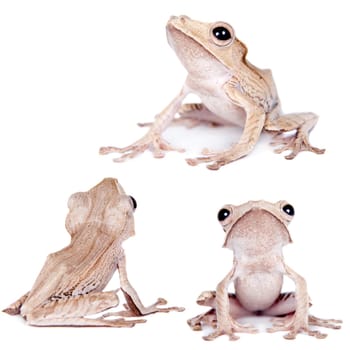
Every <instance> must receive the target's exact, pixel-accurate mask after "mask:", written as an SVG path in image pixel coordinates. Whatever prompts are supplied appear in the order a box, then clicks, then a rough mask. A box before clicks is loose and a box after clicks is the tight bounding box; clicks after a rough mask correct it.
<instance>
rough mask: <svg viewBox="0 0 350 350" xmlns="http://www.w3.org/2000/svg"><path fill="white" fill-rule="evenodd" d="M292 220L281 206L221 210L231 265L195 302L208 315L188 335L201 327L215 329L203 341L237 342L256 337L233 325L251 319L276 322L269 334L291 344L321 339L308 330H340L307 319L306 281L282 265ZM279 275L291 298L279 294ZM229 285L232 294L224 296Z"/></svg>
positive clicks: (285, 205) (247, 327) (326, 321)
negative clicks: (290, 287) (301, 337)
mask: <svg viewBox="0 0 350 350" xmlns="http://www.w3.org/2000/svg"><path fill="white" fill-rule="evenodd" d="M293 216H294V208H293V206H292V205H291V204H289V203H287V202H285V201H279V202H277V203H269V202H265V201H250V202H247V203H245V204H242V205H239V206H234V205H226V206H224V207H223V208H222V209H220V211H219V213H218V220H219V222H220V223H221V225H222V227H223V229H224V231H225V233H226V239H225V243H224V247H225V248H229V249H231V250H232V251H233V253H234V260H233V266H232V268H231V270H230V272H229V273H228V274H227V275H226V277H225V278H224V279H223V280H222V281H221V282H220V283H219V284H218V286H217V288H216V291H207V292H203V293H202V294H201V295H200V297H199V298H198V301H197V302H198V304H200V305H205V306H210V307H211V309H210V310H209V311H208V312H206V313H204V314H201V315H199V316H197V317H194V318H192V319H190V320H188V324H189V325H190V327H191V328H192V329H193V330H201V329H202V327H203V326H204V325H206V326H211V327H213V328H214V331H213V332H212V333H211V334H209V335H208V336H206V337H204V339H206V340H213V339H215V338H217V337H219V336H221V335H224V334H226V335H228V336H229V337H230V339H231V340H236V339H238V337H237V336H236V333H237V332H247V333H255V332H256V329H254V328H253V327H252V326H250V325H245V324H240V323H239V322H238V321H237V319H238V318H241V317H245V316H252V315H264V316H274V317H276V318H274V323H273V326H272V327H271V328H269V329H268V332H276V331H288V333H287V334H286V335H285V336H284V337H285V338H286V339H294V338H295V337H296V335H297V334H298V333H306V334H308V335H311V336H314V337H316V338H324V337H325V336H326V334H323V333H320V332H319V331H317V330H313V329H311V328H310V326H322V327H328V328H333V329H338V328H340V323H341V321H339V320H334V319H320V318H317V317H315V316H311V315H309V307H310V298H309V295H308V292H307V288H306V281H305V279H304V278H303V277H301V276H300V275H299V274H297V273H296V272H295V271H294V270H293V269H292V268H290V267H289V266H288V265H287V264H286V263H285V262H284V259H283V255H282V247H283V246H284V245H286V244H288V243H291V237H290V235H289V232H288V229H287V225H288V224H289V222H290V221H291V220H292V218H293ZM284 275H286V276H287V277H289V278H290V279H291V280H292V281H293V282H294V283H295V286H296V289H295V292H290V293H281V289H282V284H283V276H284ZM231 283H233V285H234V288H235V293H228V287H229V286H230V284H231Z"/></svg>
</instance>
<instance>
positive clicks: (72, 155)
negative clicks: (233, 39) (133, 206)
mask: <svg viewBox="0 0 350 350" xmlns="http://www.w3.org/2000/svg"><path fill="white" fill-rule="evenodd" d="M345 5H346V2H345V1H337V0H333V1H305V0H300V1H299V0H293V1H288V2H287V1H283V2H282V1H232V0H231V1H225V0H221V1H207V2H205V1H179V0H178V1H163V2H160V1H151V0H148V1H141V0H139V1H133V0H128V1H124V2H121V1H120V2H117V1H75V0H73V1H72V0H70V1H1V2H0V118H1V129H0V130H1V131H0V133H1V135H0V143H1V145H0V150H1V151H0V152H1V158H0V161H1V171H0V179H1V181H0V205H1V213H2V215H1V221H0V225H1V235H0V240H1V245H0V247H1V254H0V268H1V288H0V308H1V309H2V308H4V307H6V306H7V305H8V304H10V303H11V302H13V301H15V300H16V299H17V298H18V297H20V296H21V295H22V294H23V293H24V292H26V291H28V290H29V289H30V288H31V285H32V283H33V282H34V279H35V277H36V275H37V274H38V272H39V270H40V268H41V266H42V264H43V262H44V260H45V257H46V256H47V255H48V254H49V253H50V252H53V251H57V250H59V249H61V248H62V247H64V246H65V245H67V244H68V242H69V235H68V233H67V232H66V231H65V227H64V220H65V215H66V213H67V207H66V202H67V199H68V197H69V196H70V195H71V194H72V193H74V192H77V191H86V190H88V189H89V188H91V187H92V186H94V185H95V184H97V183H98V182H99V181H100V180H102V178H104V177H108V176H112V177H117V178H118V179H119V181H120V182H121V184H122V185H123V187H124V189H125V190H126V191H127V192H128V193H129V194H131V195H133V196H134V197H135V198H136V200H137V202H138V208H137V211H136V213H135V222H136V236H135V237H133V238H132V239H130V240H129V241H127V242H125V244H124V247H125V250H126V256H127V268H128V272H129V278H130V281H131V282H132V284H133V285H134V286H135V288H136V290H137V291H138V293H139V295H140V297H141V299H142V300H143V302H144V303H145V304H150V303H152V302H154V301H155V299H156V298H157V297H159V296H162V297H165V298H166V299H167V300H168V301H169V304H170V305H178V306H184V307H186V311H185V312H183V313H171V314H156V315H153V316H150V317H148V322H147V323H146V324H141V325H136V326H135V328H132V329H100V328H96V329H77V328H51V329H50V328H34V327H29V326H27V325H25V323H24V322H23V321H22V320H21V319H20V318H19V317H10V316H8V315H6V314H3V313H1V314H0V329H1V337H0V344H2V345H0V346H1V348H4V347H3V344H8V342H11V343H12V344H13V345H11V347H10V348H14V347H16V348H17V346H18V347H20V346H22V347H25V348H34V347H35V348H37V349H47V348H51V349H63V348H73V347H79V348H80V349H93V348H97V347H98V348H100V349H103V348H119V349H120V348H127V349H136V348H140V347H145V348H151V347H152V348H158V347H159V346H161V347H162V348H167V349H179V348H181V347H182V348H184V347H186V348H191V349H202V348H206V349H214V348H215V349H216V348H217V346H219V347H220V348H222V349H231V348H233V347H235V348H237V349H248V348H249V349H251V348H252V347H253V346H259V347H263V348H265V347H266V348H267V347H270V348H281V347H283V348H285V349H289V348H293V349H294V348H307V349H345V348H348V346H347V345H346V344H348V343H349V340H348V335H349V329H348V325H347V323H348V322H349V317H348V314H349V292H350V291H349V287H348V284H347V282H348V281H349V273H348V267H349V248H348V247H349V244H348V242H349V240H348V235H349V227H348V222H349V204H348V197H349V175H350V174H349V170H348V166H349V155H348V148H349V141H348V137H349V136H348V132H349V131H348V128H349V125H350V123H349V107H348V106H349V102H348V101H349V97H348V94H349V88H348V84H349V79H350V75H349V62H350V57H349V50H348V46H349V44H348V43H349V32H350V28H349V27H350V26H349V18H348V10H347V8H346V6H345ZM179 14H186V15H188V16H190V17H193V18H195V19H199V20H202V21H216V20H224V21H227V22H229V23H231V24H232V25H233V27H234V28H235V30H236V34H237V36H238V38H239V39H241V40H242V41H243V42H245V43H246V45H247V46H248V49H249V53H248V59H249V60H250V61H251V62H252V63H253V64H255V65H257V66H259V67H261V68H267V67H268V68H271V69H272V71H273V73H274V77H275V80H276V84H277V87H278V91H279V95H280V98H281V100H282V104H283V107H284V110H285V112H296V111H313V112H315V113H318V114H319V115H320V120H319V123H318V124H317V126H316V127H315V129H314V130H313V132H312V134H311V142H312V143H313V144H314V145H315V146H318V147H325V148H326V149H327V152H326V153H325V155H322V156H318V155H315V154H311V153H303V154H300V155H299V156H298V157H297V158H296V159H294V160H293V161H287V160H285V159H284V157H283V156H282V155H276V154H274V153H273V149H272V147H270V146H269V145H268V143H269V137H268V136H264V137H262V138H261V141H260V142H259V143H258V145H257V146H256V148H255V149H254V151H253V152H252V153H251V154H250V155H249V156H248V157H246V158H244V159H242V160H239V161H238V162H235V163H232V164H230V165H228V166H225V167H224V168H222V169H221V170H220V171H218V172H213V171H209V170H207V169H206V168H205V167H203V166H198V167H190V166H188V165H187V164H186V163H185V161H184V159H185V157H187V156H189V155H194V154H196V153H198V151H199V150H200V149H201V148H203V147H205V146H209V147H210V146H211V147H216V148H217V149H220V148H225V147H228V146H229V145H230V144H231V143H232V142H234V141H236V140H237V138H238V137H239V132H240V131H239V130H234V129H232V128H229V129H215V130H210V129H207V128H205V127H200V128H197V129H192V130H186V129H184V128H172V129H171V130H168V131H167V132H166V133H165V136H166V137H167V138H168V139H169V140H170V141H171V142H172V143H173V144H176V145H179V146H182V147H186V148H188V149H189V151H188V153H187V154H185V155H184V154H175V153H172V154H168V155H167V156H166V157H165V158H164V159H162V160H157V159H154V158H152V156H151V155H150V153H148V152H147V153H145V154H143V155H141V156H140V157H138V158H136V159H134V160H132V161H129V162H127V163H124V164H116V163H113V162H112V161H111V157H108V156H100V155H99V154H98V149H99V147H100V146H106V145H116V146H126V145H128V144H129V143H131V142H133V141H135V140H136V139H137V138H139V137H140V136H142V135H143V134H144V132H146V130H145V129H140V128H138V127H137V126H136V123H137V122H140V121H141V122H144V121H152V119H153V116H154V115H155V114H156V113H158V112H159V111H160V110H161V109H163V108H164V107H165V106H166V105H167V104H168V102H169V101H170V100H171V99H172V98H173V97H174V96H175V95H176V94H177V93H178V91H179V90H180V88H181V86H182V83H183V81H184V79H185V76H186V72H185V70H184V68H183V67H182V66H181V64H180V62H179V61H178V60H177V58H176V56H175V54H174V53H173V52H172V50H171V49H170V48H169V46H168V45H167V41H166V36H165V29H164V27H165V24H166V21H167V19H168V17H169V16H170V15H179ZM250 199H265V200H270V201H277V200H280V199H286V200H288V201H290V202H291V203H292V204H293V205H294V207H295V209H296V216H295V219H294V221H293V222H292V223H291V225H290V232H291V236H292V238H293V240H294V244H293V245H290V246H289V247H286V248H285V257H286V260H287V262H288V264H289V265H290V266H292V267H293V268H294V269H295V270H296V271H298V272H299V273H300V274H301V275H303V276H304V277H305V278H306V280H307V282H308V288H309V292H310V295H311V297H312V300H313V304H314V306H313V307H312V310H311V311H312V313H313V314H315V315H316V316H319V317H326V318H329V317H331V318H333V317H334V318H341V319H343V320H344V321H345V324H344V328H343V329H342V330H341V331H327V330H326V332H328V333H329V336H328V338H327V339H326V340H316V339H313V338H311V337H307V336H304V335H299V336H298V337H297V339H296V340H294V341H287V340H284V339H283V338H282V333H280V334H273V335H271V334H266V333H260V334H258V335H242V336H241V339H240V340H239V341H238V342H236V343H230V342H229V341H228V340H227V338H226V337H221V338H220V339H219V340H216V341H215V342H205V341H203V340H202V338H201V333H198V332H197V333H195V332H192V331H191V330H190V328H189V327H188V326H187V324H186V320H187V319H188V318H190V317H193V316H195V315H196V314H198V313H200V312H204V311H205V310H206V308H204V307H200V306H198V305H196V303H195V300H196V298H197V296H198V295H199V294H200V292H202V291H203V290H210V289H215V287H216V285H217V283H218V282H219V281H220V280H221V279H222V278H223V277H224V276H225V274H226V273H227V272H228V271H229V269H230V266H231V263H232V254H231V252H230V251H226V250H224V249H222V248H221V246H222V243H223V240H224V233H223V232H222V230H221V228H220V225H219V224H218V223H217V221H216V215H217V211H218V209H220V207H221V206H222V205H223V204H225V203H233V204H240V203H242V202H244V201H247V200H250ZM118 286H119V284H118V278H117V276H115V278H114V279H113V280H112V282H111V284H110V288H111V289H115V288H117V287H118ZM253 321H254V323H255V325H256V326H258V327H259V325H261V321H259V319H255V320H253Z"/></svg>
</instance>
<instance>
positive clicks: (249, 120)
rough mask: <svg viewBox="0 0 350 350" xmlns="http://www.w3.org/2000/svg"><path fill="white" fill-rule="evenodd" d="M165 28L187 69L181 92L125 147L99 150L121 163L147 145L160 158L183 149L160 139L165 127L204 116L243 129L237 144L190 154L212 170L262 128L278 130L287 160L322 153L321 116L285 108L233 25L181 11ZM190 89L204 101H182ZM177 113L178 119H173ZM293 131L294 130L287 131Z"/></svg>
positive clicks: (238, 153) (241, 152) (244, 150)
mask: <svg viewBox="0 0 350 350" xmlns="http://www.w3.org/2000/svg"><path fill="white" fill-rule="evenodd" d="M166 30H167V37H168V41H169V44H170V46H171V47H172V48H173V49H174V51H175V53H176V54H177V56H178V58H179V60H180V61H181V63H182V64H183V65H184V67H185V68H186V70H187V72H188V75H187V79H186V81H185V83H184V85H183V87H182V89H181V91H180V93H179V95H178V96H176V97H175V98H174V100H173V101H172V102H171V103H170V104H169V105H168V106H167V107H166V108H165V109H164V110H163V111H162V112H161V113H159V114H158V115H157V116H156V117H155V120H154V123H153V124H151V127H150V129H149V131H148V133H147V134H146V135H145V136H144V137H142V138H141V139H140V140H138V141H136V142H135V143H133V144H131V145H130V146H127V147H123V148H118V147H102V148H101V149H100V153H101V154H108V153H111V152H119V153H123V154H122V155H121V156H120V157H119V158H116V159H115V161H117V162H121V161H124V160H126V159H129V158H133V157H135V156H136V155H138V154H139V153H142V152H144V151H145V150H147V149H149V150H151V151H152V152H153V154H154V156H155V157H157V158H161V157H164V151H169V150H180V151H183V150H182V149H176V148H174V147H173V146H171V145H170V144H169V143H168V142H167V141H166V140H164V139H163V138H162V132H163V131H164V130H165V129H166V128H167V127H168V126H169V125H170V124H171V123H172V122H173V121H176V122H185V123H187V124H188V123H190V125H194V124H196V123H198V122H201V121H205V122H207V123H208V122H209V123H211V124H215V125H237V126H240V127H242V128H243V133H242V136H241V138H240V139H239V141H238V143H236V144H233V145H232V146H231V147H230V148H229V149H227V150H224V151H220V152H211V151H208V150H204V151H203V156H202V157H198V158H195V159H187V162H188V164H190V165H197V164H199V163H203V162H204V163H209V165H208V166H207V167H208V168H209V169H213V170H216V169H219V168H220V167H221V166H223V165H225V164H228V163H230V162H233V161H235V160H237V159H239V158H241V157H244V156H246V155H247V154H248V153H249V152H251V151H252V149H253V148H254V146H255V145H256V143H257V141H258V140H259V137H260V134H261V133H262V132H263V131H268V132H273V133H275V140H274V142H273V144H274V145H281V146H280V147H279V148H277V149H276V150H275V152H277V153H281V152H284V151H288V150H289V151H290V153H289V154H288V155H286V157H285V158H287V159H293V158H294V157H295V156H296V155H297V154H298V153H299V152H301V151H311V152H314V153H318V154H322V153H324V149H319V148H316V147H313V146H311V145H310V143H309V132H310V131H311V130H312V129H313V127H314V126H315V125H316V123H317V120H318V116H317V115H315V114H314V113H310V112H307V113H292V114H283V113H282V110H281V103H280V100H279V98H278V94H277V90H276V86H275V83H274V80H273V78H272V74H271V71H270V70H268V69H260V68H258V67H256V66H254V65H252V64H251V63H250V62H249V61H248V60H247V58H246V56H247V48H246V46H245V45H244V44H243V43H242V42H241V41H240V40H239V39H238V38H237V37H236V34H235V32H234V30H233V28H232V27H231V26H230V25H229V24H227V23H224V22H216V23H204V22H199V21H195V20H192V19H190V18H188V17H186V16H180V17H171V18H170V20H169V21H168V24H167V27H166ZM189 93H194V94H196V95H198V96H199V97H200V99H201V101H202V103H195V104H182V103H183V100H184V98H185V97H186V96H187V95H188V94H189ZM177 114H179V115H180V118H177V119H175V117H176V115H177ZM142 125H150V124H149V123H147V124H142ZM290 131H294V132H295V133H294V134H292V135H288V136H285V135H284V134H283V133H284V132H290Z"/></svg>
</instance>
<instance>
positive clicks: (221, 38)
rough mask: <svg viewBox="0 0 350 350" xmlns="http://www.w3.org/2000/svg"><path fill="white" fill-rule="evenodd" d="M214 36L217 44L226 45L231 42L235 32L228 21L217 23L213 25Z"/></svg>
mask: <svg viewBox="0 0 350 350" xmlns="http://www.w3.org/2000/svg"><path fill="white" fill-rule="evenodd" d="M211 32H212V36H213V39H214V42H215V44H217V45H218V46H226V45H228V44H229V43H231V41H232V39H233V36H234V32H233V29H232V28H231V26H230V25H228V24H226V23H217V24H215V25H214V26H213V28H212V30H211Z"/></svg>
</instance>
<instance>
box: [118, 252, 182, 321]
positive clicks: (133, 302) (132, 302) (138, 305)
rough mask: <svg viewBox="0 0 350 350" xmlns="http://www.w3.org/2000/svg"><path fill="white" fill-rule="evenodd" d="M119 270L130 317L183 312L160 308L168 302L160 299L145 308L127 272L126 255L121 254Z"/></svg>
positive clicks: (176, 309)
mask: <svg viewBox="0 0 350 350" xmlns="http://www.w3.org/2000/svg"><path fill="white" fill-rule="evenodd" d="M118 270H119V278H120V286H121V290H122V291H123V293H124V296H125V299H126V302H127V305H128V313H129V316H133V317H135V316H143V315H148V314H152V313H156V312H169V311H183V310H184V308H182V307H166V308H161V307H159V306H161V305H165V304H166V303H167V301H166V300H165V299H163V298H158V300H157V301H156V302H155V303H154V304H152V305H150V306H147V307H145V306H144V305H143V304H142V302H141V300H140V298H139V296H138V294H137V292H136V290H135V289H134V288H133V286H132V285H131V283H130V282H129V280H128V276H127V272H126V260H125V255H124V254H121V255H120V257H119V259H118Z"/></svg>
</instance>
